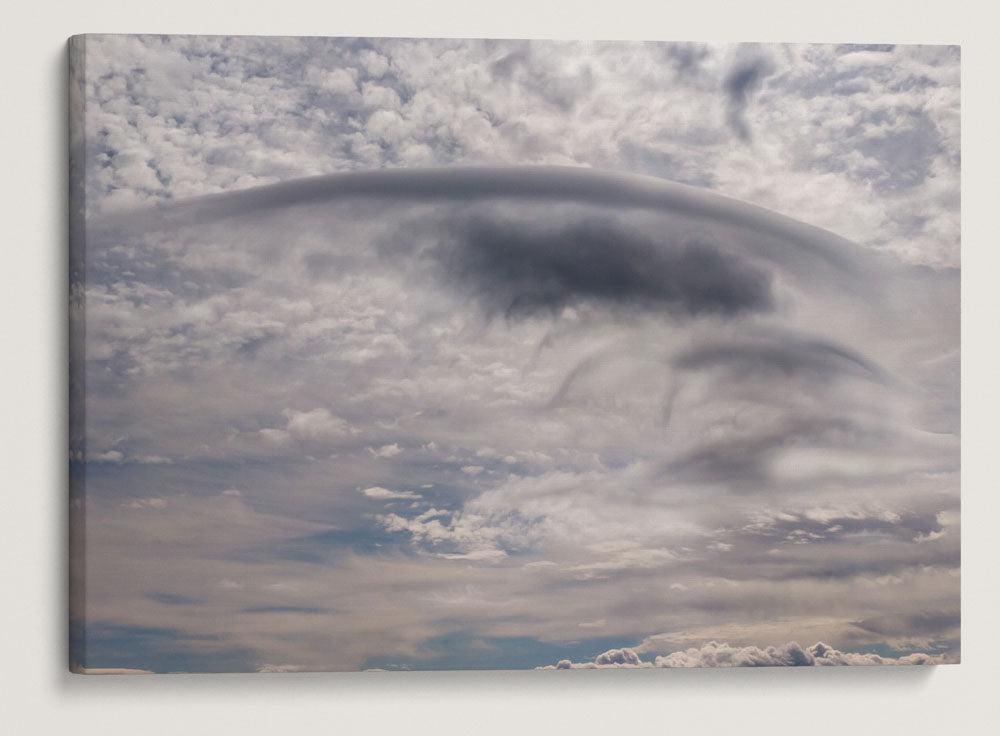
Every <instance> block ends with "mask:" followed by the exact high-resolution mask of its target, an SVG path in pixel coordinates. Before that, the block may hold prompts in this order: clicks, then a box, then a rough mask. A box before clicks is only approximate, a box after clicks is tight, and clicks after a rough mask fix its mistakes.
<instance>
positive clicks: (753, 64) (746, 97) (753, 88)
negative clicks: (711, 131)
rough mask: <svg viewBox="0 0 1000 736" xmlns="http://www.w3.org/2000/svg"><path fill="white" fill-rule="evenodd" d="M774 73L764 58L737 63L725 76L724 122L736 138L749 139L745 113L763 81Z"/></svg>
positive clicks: (771, 66)
mask: <svg viewBox="0 0 1000 736" xmlns="http://www.w3.org/2000/svg"><path fill="white" fill-rule="evenodd" d="M773 72H774V63H773V62H772V61H771V59H770V58H768V57H766V56H757V57H755V58H750V59H746V60H743V61H739V62H737V63H736V64H734V65H733V67H732V68H731V69H730V70H729V72H728V73H727V74H726V78H725V80H724V81H723V88H724V89H725V92H726V95H727V97H728V103H727V107H726V122H728V123H729V127H730V128H732V129H733V132H734V133H736V135H737V136H739V137H740V138H742V139H743V140H745V141H749V140H750V138H751V132H750V126H749V124H748V123H747V121H746V111H747V108H748V107H749V105H750V101H751V98H752V97H753V95H754V93H756V92H757V90H759V89H760V87H761V85H762V84H763V83H764V79H766V78H767V77H768V75H770V74H771V73H773Z"/></svg>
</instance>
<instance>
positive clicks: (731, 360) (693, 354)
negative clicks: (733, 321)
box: [675, 335, 884, 381]
mask: <svg viewBox="0 0 1000 736" xmlns="http://www.w3.org/2000/svg"><path fill="white" fill-rule="evenodd" d="M675 365H676V366H677V367H678V368H682V369H685V370H702V369H708V368H719V369H722V370H725V371H727V372H728V373H730V375H731V376H732V377H733V378H735V379H743V378H749V377H752V376H760V375H763V374H778V375H784V376H789V377H790V376H805V377H807V378H810V379H814V380H821V381H829V380H833V379H835V378H838V377H841V376H845V375H851V376H856V377H860V378H864V379H868V380H882V378H883V375H884V373H883V371H882V370H881V369H880V368H879V367H878V366H877V365H875V364H874V363H872V362H871V361H870V360H868V359H867V358H865V357H864V356H862V355H859V354H858V353H856V352H854V351H852V350H850V349H848V348H846V347H843V346H840V345H834V344H832V343H828V342H823V341H819V340H803V339H796V338H795V337H793V336H791V335H783V336H781V338H780V339H779V338H777V336H775V337H772V338H765V339H763V340H760V341H757V342H730V343H720V344H715V345H704V346H700V347H698V348H697V349H695V350H691V351H689V352H687V353H684V354H683V355H681V356H680V357H679V358H678V359H677V361H676V363H675Z"/></svg>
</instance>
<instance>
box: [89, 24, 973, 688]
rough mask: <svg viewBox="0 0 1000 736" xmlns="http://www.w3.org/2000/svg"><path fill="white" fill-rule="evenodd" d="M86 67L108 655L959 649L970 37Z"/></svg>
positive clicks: (278, 657)
mask: <svg viewBox="0 0 1000 736" xmlns="http://www.w3.org/2000/svg"><path fill="white" fill-rule="evenodd" d="M71 59H72V61H73V63H74V70H73V74H72V77H71V101H72V103H73V104H74V105H75V106H76V107H74V109H75V110H76V111H78V115H77V117H76V119H75V121H74V124H73V125H72V127H71V136H72V138H71V144H72V146H73V151H74V153H75V155H74V157H73V160H72V162H71V175H72V176H71V184H72V185H73V186H74V187H75V189H74V192H75V200H74V204H75V205H76V206H77V209H76V211H75V212H74V213H73V215H72V222H73V223H74V226H75V227H76V231H75V235H74V237H75V239H74V241H73V247H74V249H75V250H74V253H73V258H72V261H71V268H72V283H71V289H72V293H71V297H72V303H73V306H72V312H71V318H72V319H73V324H74V330H75V332H74V336H75V339H76V342H75V343H74V358H75V359H76V362H75V363H74V368H73V373H72V378H73V381H74V382H73V384H72V390H73V392H74V393H73V396H74V401H75V404H74V407H75V414H74V418H73V428H74V437H73V443H72V447H71V472H72V485H73V488H72V514H73V524H74V540H73V548H72V554H73V556H74V560H73V564H74V566H75V570H76V573H77V579H76V581H77V583H78V585H77V586H76V587H74V589H73V591H72V598H71V600H72V606H73V610H74V618H73V620H72V621H71V631H72V640H73V642H74V657H75V658H76V660H75V664H76V665H77V667H78V668H82V669H88V670H95V671H110V670H134V671H145V670H148V671H157V672H167V671H254V670H259V671H297V670H357V669H456V668H457V669H465V668H470V669H481V668H536V667H537V668H545V667H550V668H557V669H572V668H598V667H679V666H735V665H830V664H834V665H837V664H921V663H928V662H954V661H957V660H958V658H959V656H960V648H959V622H960V612H959V582H960V567H959V562H960V560H959V539H960V517H959V382H958V376H959V358H960V352H959V250H960V247H959V246H960V242H959V214H960V213H959V174H960V161H959V143H960V141H959V53H958V50H957V48H953V47H930V46H906V47H891V46H884V47H872V46H868V47H857V46H818V45H801V46H793V45H750V44H746V45H702V44H668V43H645V44H644V43H634V44H629V43H621V42H615V43H592V42H591V43H567V42H543V41H533V42H520V41H463V40H433V41H430V40H407V39H392V40H386V39H382V40H379V39H370V40H362V39H291V38H249V37H246V38H221V37H183V36H174V37H158V36H149V37H136V36H88V37H86V38H85V39H82V40H77V41H76V42H75V45H74V47H73V48H72V49H71ZM81 123H82V124H81ZM80 233H83V234H84V237H83V239H82V241H83V243H85V250H84V247H82V246H81V238H80V237H79V234H80ZM81 396H82V397H83V398H82V399H81V398H80V397H81Z"/></svg>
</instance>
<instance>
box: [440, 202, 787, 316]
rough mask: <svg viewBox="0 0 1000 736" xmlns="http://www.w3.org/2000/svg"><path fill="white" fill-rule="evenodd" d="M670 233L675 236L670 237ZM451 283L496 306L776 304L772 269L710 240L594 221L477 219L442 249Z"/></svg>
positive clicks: (731, 308)
mask: <svg viewBox="0 0 1000 736" xmlns="http://www.w3.org/2000/svg"><path fill="white" fill-rule="evenodd" d="M668 237H669V236H668ZM434 254H435V256H436V257H437V259H438V260H439V261H440V262H441V264H442V266H443V268H444V270H445V272H446V274H447V277H448V281H449V283H453V284H465V285H466V286H467V287H469V288H471V289H472V292H473V293H474V294H475V295H476V296H477V298H479V299H480V301H481V302H482V304H483V306H484V307H485V309H486V311H487V312H488V313H491V314H493V313H497V312H499V313H502V314H504V315H505V316H507V317H524V316H530V315H534V314H538V313H542V312H548V313H556V312H558V311H559V310H561V309H562V308H563V307H565V306H568V305H573V304H575V303H577V302H579V301H590V300H593V301H597V302H600V303H604V304H609V305H613V306H620V307H628V308H633V307H634V308H639V309H649V310H662V311H665V312H670V313H674V314H681V315H701V314H723V315H735V314H739V313H741V312H755V311H763V310H768V309H770V307H771V306H772V295H771V290H770V283H769V277H768V274H767V273H765V272H764V271H763V270H761V269H760V268H757V267H755V266H752V265H750V264H749V263H746V262H745V261H743V260H741V259H740V258H738V257H736V256H732V255H727V254H724V253H723V252H722V251H720V250H719V249H718V248H716V247H714V246H713V245H711V244H708V243H700V242H697V241H689V242H686V243H683V244H678V243H676V242H674V243H671V242H670V240H669V239H666V240H664V241H663V242H656V241H654V240H652V239H650V238H649V237H648V236H645V235H642V234H639V233H635V232H629V231H627V230H625V229H622V228H620V227H616V226H614V224H613V223H612V222H611V221H600V220H593V221H590V222H583V223H579V224H574V225H570V226H567V227H561V228H556V229H544V228H538V227H535V228H530V229H529V228H527V227H525V226H523V225H516V224H513V223H506V222H501V221H491V220H485V219H478V220H475V221H473V222H470V223H468V224H467V225H465V226H464V227H462V228H461V229H460V230H459V232H458V233H457V234H456V236H454V237H453V239H452V241H451V242H450V243H445V244H443V245H441V246H439V247H438V248H436V249H434Z"/></svg>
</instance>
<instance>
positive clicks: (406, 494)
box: [362, 486, 421, 500]
mask: <svg viewBox="0 0 1000 736" xmlns="http://www.w3.org/2000/svg"><path fill="white" fill-rule="evenodd" d="M362 493H363V494H364V495H366V496H367V497H368V498H375V499H379V500H397V499H402V500H417V499H419V498H421V496H420V494H419V493H413V492H412V491H390V490H389V489H388V488H382V487H381V486H372V487H371V488H365V489H364V490H363V491H362Z"/></svg>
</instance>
